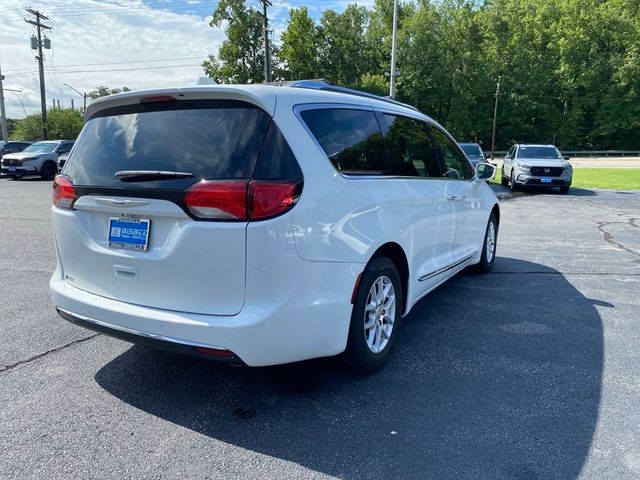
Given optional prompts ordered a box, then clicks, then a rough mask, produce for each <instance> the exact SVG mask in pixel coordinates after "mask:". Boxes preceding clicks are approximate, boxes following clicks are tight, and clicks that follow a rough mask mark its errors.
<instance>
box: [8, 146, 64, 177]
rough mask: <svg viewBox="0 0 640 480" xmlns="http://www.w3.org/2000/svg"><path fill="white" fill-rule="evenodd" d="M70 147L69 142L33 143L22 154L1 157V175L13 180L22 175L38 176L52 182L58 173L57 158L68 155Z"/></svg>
mask: <svg viewBox="0 0 640 480" xmlns="http://www.w3.org/2000/svg"><path fill="white" fill-rule="evenodd" d="M71 147H73V141H71V140H51V141H44V142H37V143H33V144H31V145H29V146H28V147H27V148H25V149H24V150H23V151H22V152H18V153H10V154H7V155H5V156H4V157H2V174H3V175H10V176H11V177H13V178H14V179H16V178H20V177H22V176H23V175H39V176H40V177H42V179H44V180H53V177H55V176H56V173H58V156H60V155H61V154H63V153H68V152H69V151H70V150H71Z"/></svg>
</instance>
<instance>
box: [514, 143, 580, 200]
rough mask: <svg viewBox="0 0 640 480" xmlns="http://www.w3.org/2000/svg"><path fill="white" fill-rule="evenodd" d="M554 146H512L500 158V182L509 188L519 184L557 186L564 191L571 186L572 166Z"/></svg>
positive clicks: (516, 186)
mask: <svg viewBox="0 0 640 480" xmlns="http://www.w3.org/2000/svg"><path fill="white" fill-rule="evenodd" d="M567 160H569V157H568V156H566V155H565V156H563V155H562V154H561V153H560V151H559V150H558V149H557V148H556V147H555V146H554V145H532V144H517V145H513V146H512V147H511V148H510V149H509V152H508V153H507V155H506V156H505V157H504V163H503V165H502V185H504V186H505V187H506V186H507V185H509V184H510V185H511V190H517V189H518V188H520V187H525V186H526V187H529V186H535V187H558V188H559V189H560V192H561V193H567V192H568V191H569V188H570V187H571V181H572V178H573V167H572V166H571V164H570V163H569V162H568V161H567Z"/></svg>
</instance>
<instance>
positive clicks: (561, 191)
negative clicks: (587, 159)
mask: <svg viewBox="0 0 640 480" xmlns="http://www.w3.org/2000/svg"><path fill="white" fill-rule="evenodd" d="M569 188H571V185H563V186H562V187H560V193H569Z"/></svg>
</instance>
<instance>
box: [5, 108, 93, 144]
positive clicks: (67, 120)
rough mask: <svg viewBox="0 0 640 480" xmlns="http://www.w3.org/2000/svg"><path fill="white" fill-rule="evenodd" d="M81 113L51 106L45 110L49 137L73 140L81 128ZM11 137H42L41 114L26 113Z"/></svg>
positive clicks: (29, 139)
mask: <svg viewBox="0 0 640 480" xmlns="http://www.w3.org/2000/svg"><path fill="white" fill-rule="evenodd" d="M83 124H84V120H83V118H82V113H80V112H79V111H78V110H74V109H71V108H62V109H57V108H52V109H50V110H48V111H47V127H48V129H49V138H51V139H64V140H75V139H76V138H77V136H78V134H79V133H80V130H82V126H83ZM11 138H13V139H16V140H27V141H30V142H33V141H37V140H41V139H42V116H41V115H40V114H39V113H34V114H33V115H28V116H26V117H25V118H23V119H21V120H19V121H18V123H17V125H16V127H15V128H14V130H13V132H12V134H11Z"/></svg>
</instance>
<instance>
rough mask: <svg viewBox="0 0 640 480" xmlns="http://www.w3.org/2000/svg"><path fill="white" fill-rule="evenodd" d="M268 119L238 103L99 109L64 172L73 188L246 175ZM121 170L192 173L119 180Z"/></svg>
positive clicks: (178, 186) (182, 184)
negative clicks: (172, 176) (171, 176)
mask: <svg viewBox="0 0 640 480" xmlns="http://www.w3.org/2000/svg"><path fill="white" fill-rule="evenodd" d="M269 123H270V118H269V116H268V115H267V114H266V113H265V112H264V111H262V110H260V109H259V108H257V107H254V106H252V105H250V104H247V103H245V102H238V101H213V100H206V101H176V102H169V103H159V104H149V105H145V104H136V105H130V106H126V107H120V108H115V109H108V110H104V111H102V112H99V113H98V114H97V116H94V117H93V118H91V119H90V120H89V121H88V122H87V124H86V125H85V127H84V128H83V130H82V132H81V133H80V136H79V137H78V139H77V140H76V143H75V148H74V150H73V153H72V154H71V156H70V157H69V160H68V161H67V163H66V164H65V168H64V173H65V174H66V175H68V176H69V177H71V179H72V181H73V183H74V184H75V185H78V186H96V187H126V188H147V189H148V188H158V189H160V188H161V189H172V190H183V189H185V188H187V187H188V186H189V185H191V184H193V183H194V182H197V181H199V180H204V179H241V178H250V177H251V176H252V174H253V172H254V170H255V167H256V162H257V159H258V155H259V153H260V149H261V147H262V144H263V140H264V138H265V134H266V133H267V128H268V126H269ZM121 170H161V171H178V172H189V173H192V174H193V178H181V179H172V180H163V181H157V180H154V181H144V182H135V183H131V182H127V183H126V184H125V183H123V182H122V181H121V180H119V179H117V178H115V177H114V174H115V173H116V172H117V171H121Z"/></svg>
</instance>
